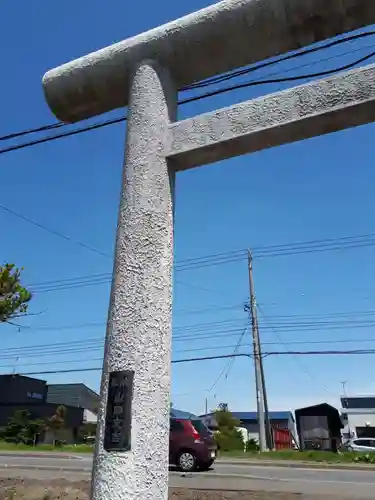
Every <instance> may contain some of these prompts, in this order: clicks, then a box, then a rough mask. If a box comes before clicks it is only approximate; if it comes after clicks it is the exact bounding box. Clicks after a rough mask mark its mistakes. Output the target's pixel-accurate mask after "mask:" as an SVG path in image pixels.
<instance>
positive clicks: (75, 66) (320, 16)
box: [43, 0, 375, 122]
mask: <svg viewBox="0 0 375 500" xmlns="http://www.w3.org/2000/svg"><path fill="white" fill-rule="evenodd" d="M372 23H375V2H374V0H224V1H222V2H220V3H217V4H215V5H212V6H210V7H208V8H206V9H203V10H200V11H198V12H195V13H193V14H191V15H188V16H185V17H183V18H181V19H178V20H176V21H173V22H171V23H168V24H166V25H163V26H159V27H158V28H156V29H153V30H150V31H148V32H146V33H143V34H141V35H138V36H135V37H133V38H130V39H127V40H125V41H122V42H119V43H117V44H114V45H111V46H110V47H107V48H105V49H102V50H99V51H97V52H94V53H92V54H89V55H87V56H85V57H82V58H80V59H77V60H75V61H73V62H70V63H68V64H64V65H63V66H60V67H58V68H55V69H53V70H51V71H49V72H48V73H46V75H45V76H44V79H43V85H44V91H45V95H46V99H47V102H48V104H49V106H50V108H51V109H52V111H53V112H54V113H55V115H56V116H57V118H58V119H60V120H62V121H66V122H74V121H79V120H82V119H84V118H88V117H91V116H95V115H98V114H100V113H104V112H106V111H109V110H111V109H114V108H117V107H121V106H126V105H127V104H128V95H129V94H128V92H127V91H128V89H129V85H130V77H131V73H132V71H133V68H134V66H135V65H136V64H138V63H139V62H140V61H141V60H145V59H148V58H155V59H157V60H158V61H159V62H160V63H161V64H163V65H164V66H165V67H168V68H169V69H170V71H171V73H172V75H173V77H174V79H175V81H176V82H177V84H178V86H179V87H181V86H183V85H188V84H190V83H192V82H194V81H198V80H201V79H204V78H207V77H210V76H213V75H216V74H219V73H223V72H225V71H229V70H232V69H235V68H238V67H240V66H244V65H246V64H250V63H253V62H256V61H260V60H262V59H265V58H267V57H271V56H273V55H276V54H280V53H284V52H287V51H290V50H294V49H297V48H299V47H302V46H305V45H308V44H310V43H312V42H315V41H319V40H323V39H325V38H329V37H332V36H335V35H337V34H340V33H344V32H346V31H350V30H354V29H357V28H360V27H362V26H364V25H368V24H372Z"/></svg>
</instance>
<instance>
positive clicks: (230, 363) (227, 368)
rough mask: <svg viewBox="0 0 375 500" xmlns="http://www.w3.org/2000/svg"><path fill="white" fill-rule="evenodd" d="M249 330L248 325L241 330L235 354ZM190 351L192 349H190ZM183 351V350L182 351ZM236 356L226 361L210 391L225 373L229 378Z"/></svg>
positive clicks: (210, 390)
mask: <svg viewBox="0 0 375 500" xmlns="http://www.w3.org/2000/svg"><path fill="white" fill-rule="evenodd" d="M246 331H247V326H246V327H245V328H244V330H243V331H242V332H241V335H240V338H239V339H238V342H237V344H236V345H235V346H234V351H233V354H236V353H237V352H238V349H239V348H240V347H241V342H242V340H243V337H244V335H245V333H246ZM230 347H232V346H230ZM189 351H190V349H189ZM180 352H182V351H180ZM234 359H235V358H234V357H232V358H229V361H228V363H226V364H225V365H224V367H223V369H222V370H221V372H220V373H219V375H218V377H217V378H216V379H215V381H214V383H213V384H212V386H211V387H210V388H209V392H212V391H213V390H214V389H215V387H216V386H217V384H218V383H219V382H220V380H221V378H222V377H223V376H224V375H225V378H226V379H227V378H228V374H229V372H230V369H231V367H232V364H233V361H234Z"/></svg>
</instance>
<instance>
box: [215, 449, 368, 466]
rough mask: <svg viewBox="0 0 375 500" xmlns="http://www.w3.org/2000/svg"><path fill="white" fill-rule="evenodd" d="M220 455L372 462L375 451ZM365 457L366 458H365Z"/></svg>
mask: <svg viewBox="0 0 375 500" xmlns="http://www.w3.org/2000/svg"><path fill="white" fill-rule="evenodd" d="M220 456H222V457H228V458H242V459H248V460H287V461H299V462H316V463H332V464H334V463H352V462H361V463H374V462H375V453H372V454H365V453H355V452H345V453H341V454H338V453H332V452H329V451H295V450H283V451H271V452H268V453H256V452H242V451H227V452H221V453H220ZM366 457H367V458H366Z"/></svg>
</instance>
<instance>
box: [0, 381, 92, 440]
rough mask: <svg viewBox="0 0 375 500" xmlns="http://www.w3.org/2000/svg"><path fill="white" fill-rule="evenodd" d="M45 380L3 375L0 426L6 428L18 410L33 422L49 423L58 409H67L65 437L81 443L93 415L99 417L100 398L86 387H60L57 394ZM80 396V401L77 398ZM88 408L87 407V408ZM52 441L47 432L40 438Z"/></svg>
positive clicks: (74, 385)
mask: <svg viewBox="0 0 375 500" xmlns="http://www.w3.org/2000/svg"><path fill="white" fill-rule="evenodd" d="M51 387H52V388H54V387H56V386H54V385H52V386H48V385H47V382H46V381H45V380H39V379H36V378H30V377H26V376H23V375H17V374H14V375H0V427H5V426H6V425H7V423H8V421H9V419H10V418H11V417H12V416H13V415H14V413H15V412H16V411H19V410H27V411H28V412H29V413H30V416H31V418H32V419H42V420H45V421H46V420H48V419H50V418H51V417H52V416H53V415H54V414H55V413H56V409H57V407H58V406H60V405H63V406H64V407H65V408H66V414H65V429H64V431H63V432H62V434H63V438H61V439H64V440H65V441H67V442H69V443H75V442H77V441H79V439H80V438H79V432H80V429H81V427H82V426H83V425H84V423H86V422H87V421H88V419H87V417H88V416H90V415H91V413H92V414H93V415H94V416H95V417H96V414H95V411H96V413H97V408H98V406H95V404H94V400H96V401H98V400H99V396H98V395H97V394H96V393H94V392H93V391H91V389H89V388H88V387H86V386H84V385H83V384H66V385H65V387H66V389H65V390H64V389H63V387H64V384H59V387H60V397H59V395H58V391H57V390H56V389H53V390H52V391H51V392H50V388H51ZM77 394H81V398H80V399H79V398H77ZM85 406H87V408H86V407H85ZM52 439H53V436H52V434H51V432H48V431H46V432H45V433H44V434H43V436H39V440H40V441H44V442H50V441H51V440H52Z"/></svg>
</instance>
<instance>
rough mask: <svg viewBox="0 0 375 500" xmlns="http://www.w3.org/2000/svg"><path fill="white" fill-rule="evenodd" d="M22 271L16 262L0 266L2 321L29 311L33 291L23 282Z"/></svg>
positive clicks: (0, 314)
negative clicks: (23, 284)
mask: <svg viewBox="0 0 375 500" xmlns="http://www.w3.org/2000/svg"><path fill="white" fill-rule="evenodd" d="M22 271H23V269H22V268H21V269H20V268H18V267H16V266H15V265H14V264H5V265H4V266H0V323H5V322H8V323H9V322H11V320H12V319H13V318H17V317H19V316H21V315H23V314H26V313H27V308H28V305H29V302H30V300H31V293H30V292H29V291H28V290H27V289H26V288H25V287H24V286H22V284H21V272H22Z"/></svg>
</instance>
